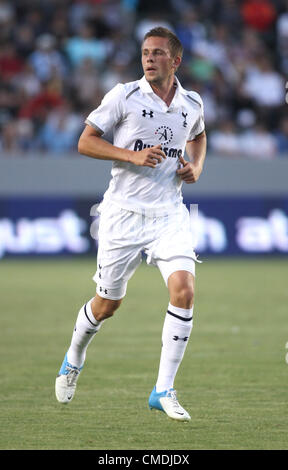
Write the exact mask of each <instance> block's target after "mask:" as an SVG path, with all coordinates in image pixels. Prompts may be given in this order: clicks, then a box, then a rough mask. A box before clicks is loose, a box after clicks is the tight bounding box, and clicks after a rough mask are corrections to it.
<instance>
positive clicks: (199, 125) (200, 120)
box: [188, 93, 205, 141]
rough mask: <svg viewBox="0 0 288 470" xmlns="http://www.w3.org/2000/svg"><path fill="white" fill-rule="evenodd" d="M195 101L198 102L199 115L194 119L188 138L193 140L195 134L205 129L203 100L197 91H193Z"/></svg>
mask: <svg viewBox="0 0 288 470" xmlns="http://www.w3.org/2000/svg"><path fill="white" fill-rule="evenodd" d="M195 95H196V99H195V101H197V103H198V104H199V116H198V119H196V122H195V124H194V126H193V127H192V129H191V131H190V134H189V138H188V141H189V140H194V139H195V137H197V135H199V134H201V132H203V131H204V130H205V122H204V105H203V101H202V99H201V98H200V96H199V95H198V93H195Z"/></svg>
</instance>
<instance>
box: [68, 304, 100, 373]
mask: <svg viewBox="0 0 288 470" xmlns="http://www.w3.org/2000/svg"><path fill="white" fill-rule="evenodd" d="M91 301H92V299H91V300H89V302H87V303H86V304H85V305H83V307H82V308H81V309H80V311H79V313H78V317H77V320H76V324H75V328H74V331H73V335H72V340H71V344H70V347H69V349H68V351H67V360H68V362H70V364H72V365H73V366H75V367H82V366H83V364H84V361H85V357H86V351H87V348H88V345H89V343H90V342H91V341H92V339H93V338H94V336H95V334H96V333H97V331H99V329H100V327H101V325H102V323H103V321H104V320H102V321H100V322H98V321H97V320H96V319H95V317H94V315H93V313H92V310H91Z"/></svg>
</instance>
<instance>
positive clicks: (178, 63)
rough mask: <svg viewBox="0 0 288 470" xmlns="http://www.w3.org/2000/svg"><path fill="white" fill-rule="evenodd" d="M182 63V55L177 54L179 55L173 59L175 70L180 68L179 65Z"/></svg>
mask: <svg viewBox="0 0 288 470" xmlns="http://www.w3.org/2000/svg"><path fill="white" fill-rule="evenodd" d="M180 64H181V57H180V56H178V55H177V56H176V57H175V58H174V61H173V65H174V68H175V71H176V70H177V69H178V67H179V65H180Z"/></svg>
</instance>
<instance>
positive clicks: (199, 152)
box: [177, 131, 207, 183]
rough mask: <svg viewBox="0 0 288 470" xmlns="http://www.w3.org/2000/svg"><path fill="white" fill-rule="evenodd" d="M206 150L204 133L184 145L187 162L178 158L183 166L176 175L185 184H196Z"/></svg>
mask: <svg viewBox="0 0 288 470" xmlns="http://www.w3.org/2000/svg"><path fill="white" fill-rule="evenodd" d="M206 148H207V139H206V133H205V131H203V132H201V134H199V135H197V136H196V137H195V139H193V140H190V141H188V142H187V143H186V153H187V155H188V157H189V161H186V160H185V159H184V158H183V157H180V158H179V160H180V162H181V163H182V165H183V166H182V168H180V169H179V170H177V174H178V175H179V176H180V178H181V179H182V180H183V181H185V183H196V181H197V180H198V179H199V177H200V175H201V173H202V170H203V165H204V161H205V157H206Z"/></svg>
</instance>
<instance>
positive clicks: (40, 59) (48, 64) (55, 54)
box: [29, 34, 66, 82]
mask: <svg viewBox="0 0 288 470" xmlns="http://www.w3.org/2000/svg"><path fill="white" fill-rule="evenodd" d="M36 47H37V49H36V50H35V51H34V52H32V54H31V55H30V56H29V63H30V64H31V66H32V68H33V69H34V71H35V73H36V75H37V77H38V78H39V80H41V82H47V81H48V80H50V79H51V78H52V77H53V75H54V74H55V73H57V74H58V75H59V76H60V77H62V78H64V77H65V74H66V65H65V61H64V58H63V56H62V54H61V53H60V52H59V51H58V50H57V49H56V40H55V38H54V36H52V35H51V34H43V35H41V36H39V37H38V38H37V40H36Z"/></svg>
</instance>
